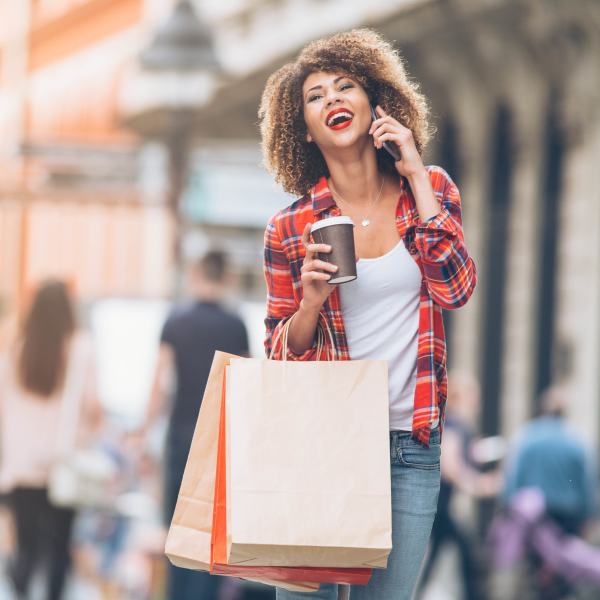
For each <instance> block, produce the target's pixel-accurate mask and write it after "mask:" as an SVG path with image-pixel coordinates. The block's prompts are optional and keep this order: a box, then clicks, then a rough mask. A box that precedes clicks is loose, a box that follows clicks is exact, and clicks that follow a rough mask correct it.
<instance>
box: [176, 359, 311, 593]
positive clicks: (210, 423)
mask: <svg viewBox="0 0 600 600" xmlns="http://www.w3.org/2000/svg"><path fill="white" fill-rule="evenodd" d="M231 358H235V356H234V355H233V354H227V353H225V352H218V351H217V352H215V355H214V358H213V363H212V366H211V370H210V373H209V376H208V380H207V383H206V388H205V390H204V396H203V399H202V405H201V407H200V412H199V414H198V420H197V422H196V428H195V430H194V436H193V439H192V443H191V446H190V452H189V456H188V460H187V463H186V466H185V470H184V474H183V479H182V482H181V487H180V490H179V495H178V497H177V504H176V506H175V512H174V514H173V519H172V521H171V525H170V527H169V532H168V534H167V539H166V543H165V554H166V555H167V557H168V558H169V560H170V561H171V563H172V564H174V565H176V566H178V567H183V568H187V569H197V570H202V571H209V570H210V554H211V532H212V522H213V501H214V492H215V476H216V464H217V444H218V436H219V420H220V409H221V396H222V385H223V373H224V369H225V366H226V365H227V364H228V363H229V360H230V359H231ZM247 579H249V580H253V581H257V582H260V583H265V584H267V585H281V584H279V583H278V582H276V581H271V580H269V579H268V578H266V577H257V578H250V577H248V578H247ZM281 587H284V586H281ZM285 587H286V588H287V589H290V590H292V591H314V590H315V589H317V588H318V585H315V584H311V583H302V582H296V583H291V582H288V583H286V584H285Z"/></svg>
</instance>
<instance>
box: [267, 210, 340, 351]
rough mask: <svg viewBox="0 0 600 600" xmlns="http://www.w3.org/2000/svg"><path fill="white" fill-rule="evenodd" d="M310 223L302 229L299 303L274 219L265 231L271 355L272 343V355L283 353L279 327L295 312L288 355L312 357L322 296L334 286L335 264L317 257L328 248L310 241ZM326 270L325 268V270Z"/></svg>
mask: <svg viewBox="0 0 600 600" xmlns="http://www.w3.org/2000/svg"><path fill="white" fill-rule="evenodd" d="M310 227H311V223H307V224H306V225H305V227H304V230H303V233H302V244H303V247H304V249H305V257H304V263H303V266H302V275H301V281H302V300H301V301H300V304H299V305H298V304H297V303H296V300H295V297H294V290H293V282H292V274H291V269H290V264H289V262H288V259H287V256H286V255H285V251H284V249H283V246H282V244H281V238H280V236H279V233H278V231H277V227H276V222H275V219H271V221H270V222H269V224H268V225H267V229H266V231H265V255H264V273H265V281H266V284H267V318H266V319H265V325H266V330H267V331H266V339H265V350H266V353H267V356H270V355H271V352H272V350H273V345H274V344H275V342H276V341H277V347H276V348H275V352H274V353H273V356H274V358H281V356H282V346H281V345H282V343H283V340H282V339H281V338H282V328H283V327H284V325H285V324H286V323H287V321H289V319H290V318H291V317H292V316H294V319H293V320H292V322H291V324H290V329H289V332H288V349H287V350H288V352H287V356H288V358H290V359H292V360H311V359H313V358H314V354H315V333H316V330H317V324H318V320H319V313H320V310H321V307H322V306H323V303H324V302H325V300H326V299H327V298H328V297H329V294H331V292H332V291H333V289H334V288H335V286H332V285H329V284H328V283H327V280H328V279H329V277H330V274H329V273H332V272H335V270H337V267H335V266H334V265H331V264H330V263H327V262H324V261H321V260H318V259H317V258H316V253H317V252H319V253H327V252H331V248H330V247H329V246H326V245H324V244H311V243H310ZM324 271H327V272H324Z"/></svg>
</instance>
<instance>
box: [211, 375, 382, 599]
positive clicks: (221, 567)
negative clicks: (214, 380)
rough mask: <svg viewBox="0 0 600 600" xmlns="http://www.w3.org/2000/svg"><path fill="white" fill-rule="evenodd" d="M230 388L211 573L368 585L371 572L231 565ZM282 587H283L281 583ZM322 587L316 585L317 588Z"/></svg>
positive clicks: (221, 439)
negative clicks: (229, 558) (228, 456)
mask: <svg viewBox="0 0 600 600" xmlns="http://www.w3.org/2000/svg"><path fill="white" fill-rule="evenodd" d="M225 396H226V385H224V386H223V394H222V401H221V415H220V424H219V443H218V450H217V475H216V482H215V500H214V514H213V526H212V543H211V565H210V572H211V573H215V574H219V575H229V576H235V577H243V578H245V579H246V578H248V577H262V578H263V579H264V578H267V579H268V580H269V581H278V582H292V584H294V582H298V581H303V582H312V583H317V584H319V583H345V584H351V585H366V584H367V583H369V579H370V578H371V573H372V570H371V569H347V568H346V569H345V568H339V567H338V568H333V567H279V566H277V567H274V566H270V567H269V566H249V565H229V564H227V483H226V477H227V476H226V465H227V448H226V413H225ZM280 585H281V584H280ZM317 587H318V586H315V589H316V588H317Z"/></svg>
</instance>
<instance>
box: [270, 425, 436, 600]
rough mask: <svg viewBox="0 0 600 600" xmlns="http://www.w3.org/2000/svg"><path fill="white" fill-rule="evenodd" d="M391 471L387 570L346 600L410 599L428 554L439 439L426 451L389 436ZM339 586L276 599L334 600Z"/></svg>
mask: <svg viewBox="0 0 600 600" xmlns="http://www.w3.org/2000/svg"><path fill="white" fill-rule="evenodd" d="M390 457H391V469H392V546H393V549H392V552H391V553H390V556H389V559H388V566H387V569H374V570H373V576H372V577H371V580H370V581H369V583H368V585H366V586H361V585H353V586H351V587H350V600H410V599H411V598H412V596H413V592H414V589H415V586H416V583H417V578H418V576H419V571H420V569H421V563H422V562H423V557H424V556H425V551H426V550H427V543H428V541H429V535H430V533H431V527H432V525H433V520H434V518H435V512H436V509H437V500H438V494H439V490H440V434H439V430H435V431H433V432H432V433H431V442H430V446H429V448H426V447H425V446H423V445H421V444H419V442H416V441H415V440H413V439H412V437H411V434H410V433H409V432H404V431H397V432H396V431H393V432H391V433H390ZM337 597H338V586H337V585H331V584H323V585H321V588H320V589H319V590H318V591H316V592H308V593H301V592H289V591H287V590H283V589H280V588H277V600H302V599H305V600H317V599H318V600H336V599H337Z"/></svg>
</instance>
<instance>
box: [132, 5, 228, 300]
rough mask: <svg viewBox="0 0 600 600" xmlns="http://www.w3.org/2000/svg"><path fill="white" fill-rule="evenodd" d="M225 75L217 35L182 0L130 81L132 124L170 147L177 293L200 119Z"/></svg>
mask: <svg viewBox="0 0 600 600" xmlns="http://www.w3.org/2000/svg"><path fill="white" fill-rule="evenodd" d="M220 74H221V68H220V65H219V62H218V61H217V58H216V54H215V51H214V47H213V42H212V36H211V33H210V31H209V29H208V27H207V26H206V24H205V23H203V22H202V21H201V20H200V19H199V18H198V16H197V14H196V12H195V10H194V7H193V5H192V3H191V2H190V1H189V0H178V2H177V3H176V4H175V6H174V8H173V10H172V12H171V14H170V15H169V16H168V17H167V19H166V21H165V22H164V24H163V25H162V26H160V27H159V28H158V30H157V32H156V34H155V35H154V37H153V39H152V40H151V42H150V44H149V45H148V46H147V47H146V48H145V49H143V50H142V52H141V53H140V55H139V64H137V65H136V66H135V67H134V69H133V72H132V73H131V74H130V75H129V77H128V78H127V79H126V81H125V84H124V86H123V88H122V95H121V114H122V117H123V123H124V125H125V126H126V127H128V128H130V129H132V130H133V131H135V132H136V133H138V134H139V135H140V136H141V137H142V138H143V139H144V140H146V141H152V140H154V141H159V142H160V143H161V144H162V145H163V146H164V148H165V149H166V154H167V163H168V167H167V172H168V173H167V174H168V182H169V183H168V190H167V192H166V204H167V206H168V208H169V210H170V212H171V215H172V218H173V223H174V226H175V234H174V240H173V254H172V257H173V266H174V270H175V285H174V293H175V295H176V296H179V295H180V294H181V291H182V267H183V255H182V239H183V231H184V227H185V218H184V215H183V210H182V206H181V199H182V196H183V192H184V191H185V187H186V182H187V174H188V167H189V155H190V152H191V149H192V142H193V139H194V136H195V131H194V122H195V119H196V116H197V115H198V114H199V113H200V112H201V111H202V108H203V106H204V105H205V104H206V103H207V102H208V101H209V100H210V98H211V97H212V95H213V93H214V91H215V89H216V87H217V84H218V78H219V76H220Z"/></svg>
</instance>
